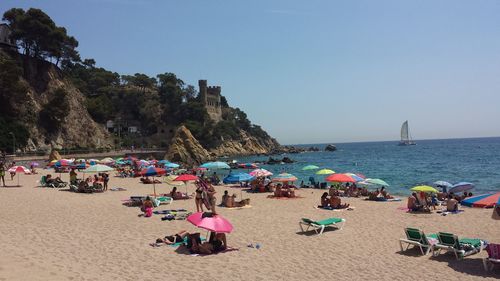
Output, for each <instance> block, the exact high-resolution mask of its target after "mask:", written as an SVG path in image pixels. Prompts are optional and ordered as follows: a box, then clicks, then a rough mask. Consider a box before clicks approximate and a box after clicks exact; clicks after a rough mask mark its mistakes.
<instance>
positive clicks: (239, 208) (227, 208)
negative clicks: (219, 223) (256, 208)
mask: <svg viewBox="0 0 500 281" xmlns="http://www.w3.org/2000/svg"><path fill="white" fill-rule="evenodd" d="M219 207H221V206H219ZM221 208H224V209H226V210H241V209H248V208H252V205H245V206H242V207H232V208H229V207H221Z"/></svg>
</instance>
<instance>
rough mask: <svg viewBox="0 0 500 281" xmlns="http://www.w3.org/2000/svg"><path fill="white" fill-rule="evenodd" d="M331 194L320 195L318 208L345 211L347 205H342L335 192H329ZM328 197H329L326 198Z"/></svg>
mask: <svg viewBox="0 0 500 281" xmlns="http://www.w3.org/2000/svg"><path fill="white" fill-rule="evenodd" d="M330 191H331V192H330V193H328V192H323V194H322V195H321V202H320V205H319V206H318V208H323V209H346V208H349V204H347V203H345V204H342V200H341V199H340V197H339V194H338V191H337V190H330ZM328 196H330V197H328Z"/></svg>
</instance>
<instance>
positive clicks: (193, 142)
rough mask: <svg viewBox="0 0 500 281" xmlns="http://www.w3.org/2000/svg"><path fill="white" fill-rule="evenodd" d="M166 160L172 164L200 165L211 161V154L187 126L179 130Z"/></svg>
mask: <svg viewBox="0 0 500 281" xmlns="http://www.w3.org/2000/svg"><path fill="white" fill-rule="evenodd" d="M165 158H166V159H168V160H169V161H172V162H181V163H186V164H189V165H193V164H200V163H202V162H205V161H207V160H209V159H210V154H209V153H208V151H207V150H205V148H203V146H201V144H200V143H199V142H198V140H197V139H196V138H195V137H194V136H193V135H192V134H191V131H189V130H188V129H187V128H186V127H185V126H180V127H179V128H177V130H176V132H175V135H174V137H173V138H172V140H171V142H170V145H169V148H168V152H167V154H166V155H165Z"/></svg>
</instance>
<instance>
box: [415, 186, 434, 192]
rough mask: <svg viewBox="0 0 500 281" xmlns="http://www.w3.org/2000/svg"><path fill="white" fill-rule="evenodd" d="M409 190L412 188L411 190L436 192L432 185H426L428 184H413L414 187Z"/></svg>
mask: <svg viewBox="0 0 500 281" xmlns="http://www.w3.org/2000/svg"><path fill="white" fill-rule="evenodd" d="M410 190H412V191H423V192H435V193H437V192H438V191H437V190H436V189H435V188H434V187H432V186H428V185H419V186H415V187H412V188H411V189H410Z"/></svg>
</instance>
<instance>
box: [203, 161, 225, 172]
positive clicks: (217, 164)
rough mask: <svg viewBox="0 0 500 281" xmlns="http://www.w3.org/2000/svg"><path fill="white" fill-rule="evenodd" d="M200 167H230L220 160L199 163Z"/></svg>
mask: <svg viewBox="0 0 500 281" xmlns="http://www.w3.org/2000/svg"><path fill="white" fill-rule="evenodd" d="M200 167H202V168H207V169H214V170H216V169H230V168H231V167H229V165H228V164H226V163H224V162H220V161H216V162H207V163H204V164H203V165H201V166H200Z"/></svg>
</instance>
